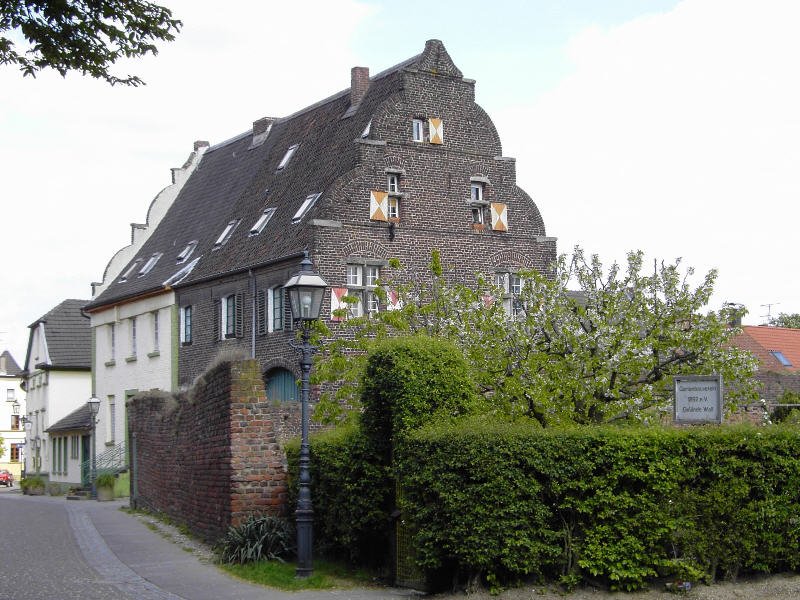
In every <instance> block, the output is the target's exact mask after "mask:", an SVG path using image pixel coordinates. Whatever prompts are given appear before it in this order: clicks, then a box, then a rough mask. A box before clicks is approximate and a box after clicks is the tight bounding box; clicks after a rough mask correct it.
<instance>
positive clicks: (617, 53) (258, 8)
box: [0, 0, 800, 366]
mask: <svg viewBox="0 0 800 600" xmlns="http://www.w3.org/2000/svg"><path fill="white" fill-rule="evenodd" d="M161 3H162V4H164V5H166V6H168V7H170V8H171V9H172V10H173V13H174V15H175V16H176V17H177V18H179V19H181V20H183V22H184V26H183V30H182V32H181V33H180V34H179V36H178V38H177V39H176V41H175V42H172V43H169V44H161V45H160V52H159V54H158V55H157V56H154V57H150V56H148V57H146V58H144V59H138V60H135V61H128V62H125V63H119V64H118V66H116V67H115V68H114V69H113V70H114V72H115V73H117V74H120V75H123V74H131V73H132V74H136V75H139V76H140V77H141V78H142V79H144V80H145V81H146V83H147V85H146V86H142V87H138V88H127V87H122V86H114V87H111V86H109V85H108V84H105V83H103V82H100V81H97V80H94V79H91V78H87V77H82V76H80V75H79V74H71V75H68V76H67V77H66V78H62V77H61V76H59V75H58V74H53V73H42V74H40V75H39V76H38V77H37V78H36V79H33V78H30V77H25V78H23V77H22V75H21V74H20V73H19V72H17V71H16V69H14V68H13V67H0V210H1V211H2V221H0V223H2V235H0V257H2V263H1V264H2V279H0V285H2V289H3V293H2V294H0V350H2V349H4V348H7V349H8V350H10V351H11V353H12V355H13V356H14V357H15V358H16V360H17V362H19V363H20V365H21V366H23V362H24V360H25V352H26V348H27V342H28V332H29V330H28V327H27V326H28V325H29V324H30V323H32V322H33V321H35V320H36V319H37V318H39V317H40V316H42V315H43V314H45V313H46V312H47V311H48V310H49V309H50V308H52V307H53V306H55V305H56V304H58V303H59V302H60V301H61V300H63V299H66V298H85V299H89V298H90V296H91V288H90V283H91V282H92V281H99V280H101V279H102V276H103V271H104V269H105V267H106V265H107V263H108V261H109V260H110V258H111V257H112V256H113V254H114V253H115V252H116V251H117V250H119V249H120V248H122V247H123V246H125V245H127V244H129V243H130V224H131V223H141V222H144V221H145V220H146V216H147V209H148V207H149V205H150V202H151V201H152V199H153V198H154V197H155V196H156V194H157V193H158V192H159V191H160V190H161V189H162V188H164V187H165V186H167V185H169V183H170V168H172V167H180V166H181V165H182V164H183V163H184V162H185V161H186V159H187V158H188V156H189V154H190V152H191V151H192V144H193V142H194V141H195V140H208V141H209V142H211V143H212V144H215V143H219V142H222V141H224V140H226V139H229V138H231V137H233V136H235V135H238V134H240V133H242V132H244V131H246V130H248V129H249V128H250V127H251V125H252V122H253V121H254V120H256V119H259V118H261V117H264V116H272V117H280V116H286V115H288V114H291V113H293V112H295V111H297V110H298V109H300V108H303V107H305V106H307V105H310V104H313V103H314V102H316V101H318V100H320V99H322V98H325V97H327V96H329V95H331V94H334V93H336V92H338V91H340V90H343V89H345V88H347V87H348V86H349V85H350V68H351V67H353V66H356V65H358V66H367V67H369V68H370V70H371V72H372V73H373V74H375V73H378V72H380V71H382V70H384V69H386V68H388V67H390V66H392V65H394V64H396V63H398V62H401V61H403V60H405V59H406V58H409V57H411V56H413V55H416V54H418V53H419V52H421V51H422V49H423V48H424V45H425V41H426V40H428V39H434V38H435V39H440V40H442V41H443V42H444V44H445V47H446V48H447V50H448V52H449V53H450V56H451V57H452V59H453V61H454V62H455V64H456V65H457V66H458V67H459V68H460V69H461V71H462V72H463V73H464V76H465V77H468V78H471V79H475V80H476V81H477V84H476V99H477V102H478V103H479V104H480V105H481V106H482V107H483V108H484V109H486V111H487V112H488V114H489V115H490V117H491V118H492V119H493V121H494V123H495V125H496V126H497V129H498V132H499V134H500V138H501V141H502V142H503V153H504V155H505V156H511V157H514V158H516V159H517V162H516V165H517V182H518V184H519V185H520V186H521V187H522V188H523V189H524V190H526V191H527V192H528V193H529V194H530V195H531V196H532V197H533V199H534V200H535V202H536V203H537V206H538V207H539V210H540V211H541V213H542V216H543V218H544V222H545V226H546V229H547V233H548V235H551V236H554V237H557V238H558V251H559V252H561V253H564V252H566V253H569V252H571V250H572V248H573V247H574V246H575V245H576V244H577V245H580V246H581V247H582V248H583V249H584V250H585V251H586V252H587V253H596V254H598V255H599V256H600V258H601V259H602V260H603V262H604V264H610V263H611V262H613V261H620V262H621V261H624V260H625V256H626V253H627V252H628V251H631V250H638V249H641V250H643V251H645V252H646V254H647V257H648V260H661V259H663V260H666V261H674V260H675V259H676V258H679V257H680V258H681V259H682V264H683V265H685V266H692V267H694V268H695V270H696V276H695V278H694V281H695V282H696V283H699V282H700V279H701V276H702V275H703V274H704V273H705V272H706V271H708V270H709V269H712V268H714V269H717V270H718V271H719V276H718V279H717V283H716V287H715V289H716V292H715V294H714V297H713V298H712V301H711V303H710V305H709V309H718V308H719V307H720V306H721V305H722V303H723V302H728V301H730V302H738V303H742V304H744V305H745V306H746V308H747V309H748V311H749V315H748V316H747V317H746V318H745V323H749V324H760V323H763V322H764V321H765V320H766V319H765V316H764V315H767V314H768V313H771V314H772V315H773V316H775V315H777V314H778V313H780V312H786V313H793V312H800V277H798V258H797V257H795V258H793V256H794V254H793V251H792V248H793V247H795V245H796V244H795V237H794V234H795V231H796V223H797V221H798V219H797V217H798V214H799V212H800V209H798V202H797V201H798V197H800V168H799V167H800V110H798V107H799V106H800V75H798V73H800V71H799V70H798V68H797V60H798V57H800V36H798V35H797V34H796V31H797V28H798V25H800V3H798V2H796V1H795V0H762V1H760V2H758V3H754V2H749V1H744V0H683V1H677V0H615V1H613V2H596V0H572V1H567V0H563V1H556V0H520V1H516V0H495V1H494V2H486V1H485V0H482V1H473V0H441V1H439V2H434V1H433V0H427V1H424V2H423V1H421V0H404V1H403V2H399V1H390V0H360V1H356V0H321V1H310V0H297V1H295V2H291V3H288V2H274V1H272V0H269V1H263V2H254V1H250V2H248V1H244V0H229V1H228V2H226V3H225V4H224V8H225V10H224V12H220V6H223V5H221V4H220V3H219V2H210V1H198V0H194V1H192V0H165V1H162V2H161Z"/></svg>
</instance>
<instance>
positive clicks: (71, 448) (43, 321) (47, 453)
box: [23, 300, 92, 487]
mask: <svg viewBox="0 0 800 600" xmlns="http://www.w3.org/2000/svg"><path fill="white" fill-rule="evenodd" d="M87 302H88V300H64V301H63V302H61V304H59V305H58V306H56V307H55V308H53V309H52V310H51V311H49V312H48V313H47V314H46V315H44V316H42V317H41V318H39V319H37V320H36V321H34V322H33V323H31V324H30V325H29V329H30V334H29V338H28V352H27V355H26V357H25V369H24V371H23V377H24V386H25V390H26V392H27V407H26V417H27V420H28V421H30V428H28V427H26V429H27V431H26V437H27V440H26V448H27V451H26V455H25V470H26V473H27V474H37V475H41V476H43V477H44V478H46V479H47V480H49V481H51V482H54V483H61V484H63V485H64V486H65V487H66V486H69V485H80V484H81V483H82V479H81V472H80V469H78V468H77V467H76V466H75V465H76V464H78V463H79V462H80V461H83V460H86V459H88V458H89V456H88V455H87V454H85V453H82V451H81V448H82V444H85V443H86V442H84V441H82V440H81V439H80V438H81V435H82V434H81V433H80V432H78V431H75V430H72V429H70V430H66V431H64V430H52V431H51V427H52V426H54V425H56V424H58V423H59V422H61V421H62V420H63V419H64V418H65V417H67V416H68V415H70V414H72V413H74V412H75V411H76V410H79V409H80V408H81V407H83V406H85V405H86V403H87V401H88V400H89V398H90V397H91V395H92V377H91V364H92V362H91V355H92V339H91V330H90V329H89V319H88V317H86V316H84V314H83V312H82V310H81V309H82V307H83V306H84V305H85V304H86V303H87ZM84 433H85V432H84ZM76 435H77V436H78V438H79V439H78V440H76V439H75V436H76ZM76 453H77V454H79V455H80V456H79V457H78V458H75V459H74V462H71V460H72V459H70V457H72V456H74V455H75V454H76Z"/></svg>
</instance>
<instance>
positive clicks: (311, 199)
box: [292, 192, 322, 224]
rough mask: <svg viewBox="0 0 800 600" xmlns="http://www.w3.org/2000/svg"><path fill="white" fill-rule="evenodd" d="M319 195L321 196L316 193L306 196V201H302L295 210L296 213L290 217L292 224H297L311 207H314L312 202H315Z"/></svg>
mask: <svg viewBox="0 0 800 600" xmlns="http://www.w3.org/2000/svg"><path fill="white" fill-rule="evenodd" d="M321 195H322V194H321V193H319V192H318V193H316V194H309V195H308V196H306V199H305V200H303V203H302V204H301V205H300V208H298V209H297V212H296V213H295V214H294V216H293V217H292V224H295V223H299V222H300V221H301V219H302V218H303V217H304V216H305V214H306V213H307V212H308V211H309V210H311V207H312V206H314V202H316V201H317V198H319V197H320V196H321Z"/></svg>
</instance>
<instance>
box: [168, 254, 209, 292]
mask: <svg viewBox="0 0 800 600" xmlns="http://www.w3.org/2000/svg"><path fill="white" fill-rule="evenodd" d="M201 258H203V257H202V256H198V257H197V258H195V259H194V260H193V261H192V262H190V263H188V264H187V265H185V266H184V267H183V268H182V269H181V270H180V271H178V272H177V273H175V274H174V275H172V276H171V277H170V278H169V279H167V280H166V281H165V282H164V283H163V284H162V285H163V286H164V287H170V286H173V285H175V284H177V283H180V282H181V281H183V280H184V279H186V277H187V276H188V275H189V273H191V272H192V270H193V269H194V268H195V266H196V265H197V263H198V261H199V260H200V259H201Z"/></svg>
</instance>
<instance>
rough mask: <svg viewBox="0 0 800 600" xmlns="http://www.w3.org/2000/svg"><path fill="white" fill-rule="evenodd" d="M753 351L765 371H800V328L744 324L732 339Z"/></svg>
mask: <svg viewBox="0 0 800 600" xmlns="http://www.w3.org/2000/svg"><path fill="white" fill-rule="evenodd" d="M732 342H733V344H734V345H735V346H737V347H739V348H742V349H743V350H749V351H750V352H752V353H753V354H754V355H755V356H756V357H757V358H758V362H759V363H760V367H759V368H760V369H761V370H765V371H777V372H781V371H784V372H785V371H800V329H790V328H787V327H765V326H754V325H744V326H743V327H742V333H741V334H740V335H737V336H736V337H735V338H733V340H732ZM774 353H780V355H782V356H783V357H784V358H785V359H786V360H787V361H788V362H789V363H790V365H788V366H787V365H784V364H783V363H782V362H781V361H780V359H779V358H778V357H777V356H775V354H774Z"/></svg>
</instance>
